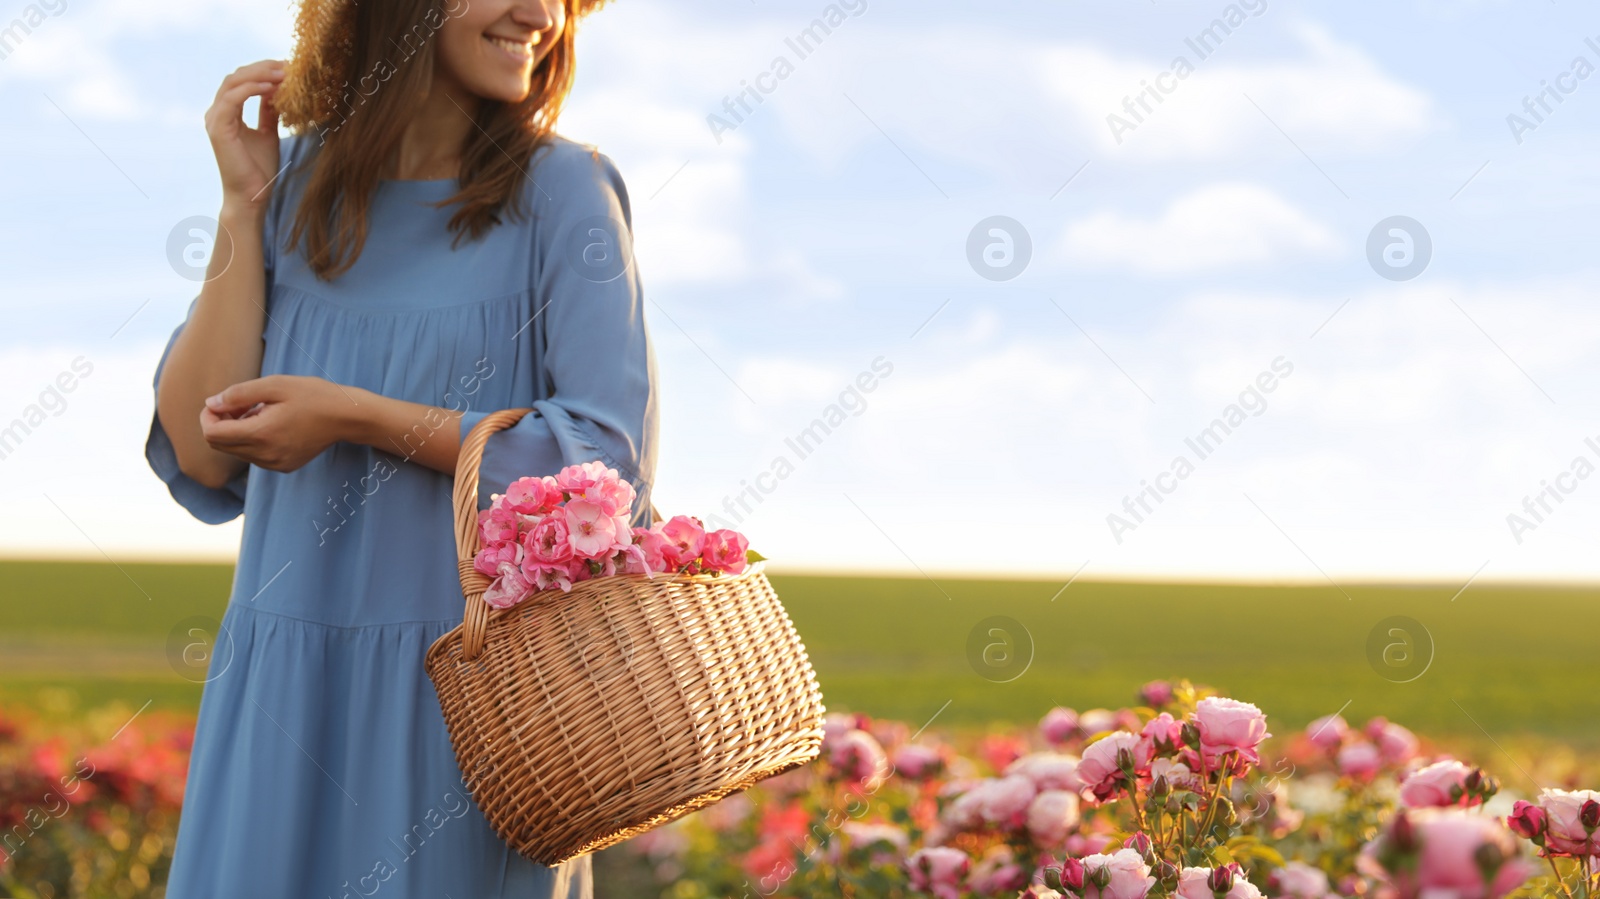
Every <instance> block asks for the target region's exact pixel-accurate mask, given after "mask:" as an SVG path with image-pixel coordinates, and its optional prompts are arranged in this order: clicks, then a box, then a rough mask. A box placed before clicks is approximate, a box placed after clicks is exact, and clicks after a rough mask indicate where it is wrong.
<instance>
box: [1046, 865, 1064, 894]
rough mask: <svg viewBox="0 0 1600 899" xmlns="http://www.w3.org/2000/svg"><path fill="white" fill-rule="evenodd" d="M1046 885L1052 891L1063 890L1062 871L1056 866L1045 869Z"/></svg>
mask: <svg viewBox="0 0 1600 899" xmlns="http://www.w3.org/2000/svg"><path fill="white" fill-rule="evenodd" d="M1044 885H1045V886H1047V887H1049V888H1050V889H1052V890H1059V889H1061V886H1062V884H1061V869H1060V868H1057V867H1055V866H1054V865H1052V866H1050V867H1048V868H1045V869H1044Z"/></svg>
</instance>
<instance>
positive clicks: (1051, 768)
mask: <svg viewBox="0 0 1600 899" xmlns="http://www.w3.org/2000/svg"><path fill="white" fill-rule="evenodd" d="M1005 773H1006V774H1021V775H1022V776H1023V777H1026V778H1028V779H1029V780H1031V781H1033V785H1034V786H1035V787H1037V788H1038V789H1040V790H1071V791H1073V792H1077V791H1078V790H1081V789H1083V781H1082V780H1081V779H1079V777H1078V760H1077V759H1076V758H1075V757H1073V756H1070V755H1061V754H1059V753H1055V752H1035V753H1031V754H1029V755H1025V756H1023V757H1022V758H1020V759H1017V760H1016V761H1014V762H1012V763H1011V764H1009V765H1007V766H1006V770H1005Z"/></svg>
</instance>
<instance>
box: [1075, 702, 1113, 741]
mask: <svg viewBox="0 0 1600 899" xmlns="http://www.w3.org/2000/svg"><path fill="white" fill-rule="evenodd" d="M1078 728H1079V729H1080V730H1082V731H1083V735H1084V736H1085V737H1092V736H1095V735H1096V734H1103V733H1106V732H1108V731H1113V730H1116V729H1117V713H1116V712H1113V711H1111V710H1110V709H1090V710H1089V711H1087V712H1084V713H1083V714H1082V715H1079V716H1078Z"/></svg>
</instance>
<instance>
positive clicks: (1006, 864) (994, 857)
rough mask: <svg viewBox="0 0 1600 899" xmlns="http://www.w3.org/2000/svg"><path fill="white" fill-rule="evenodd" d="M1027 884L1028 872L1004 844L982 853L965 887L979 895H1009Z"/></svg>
mask: <svg viewBox="0 0 1600 899" xmlns="http://www.w3.org/2000/svg"><path fill="white" fill-rule="evenodd" d="M1027 885H1028V872H1027V871H1026V870H1024V869H1023V867H1022V866H1021V865H1019V864H1017V860H1016V858H1015V857H1014V856H1013V855H1012V854H1011V850H1010V849H1008V848H1006V847H1004V846H996V847H994V848H992V849H990V850H989V851H988V852H986V853H984V856H983V858H982V859H980V860H979V861H978V863H977V864H975V865H973V866H972V873H971V874H970V875H969V876H968V877H967V888H968V889H969V890H971V891H972V892H973V893H976V894H977V895H979V896H993V895H998V894H1005V895H1010V894H1012V893H1015V892H1017V891H1018V890H1020V889H1022V888H1023V887H1025V886H1027Z"/></svg>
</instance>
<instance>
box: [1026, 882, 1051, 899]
mask: <svg viewBox="0 0 1600 899" xmlns="http://www.w3.org/2000/svg"><path fill="white" fill-rule="evenodd" d="M1017 899H1062V896H1061V894H1060V893H1058V892H1056V891H1055V890H1052V889H1050V888H1049V887H1047V886H1040V885H1039V884H1032V885H1030V886H1029V887H1028V888H1027V889H1025V890H1023V891H1022V892H1021V893H1019V894H1017Z"/></svg>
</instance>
